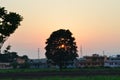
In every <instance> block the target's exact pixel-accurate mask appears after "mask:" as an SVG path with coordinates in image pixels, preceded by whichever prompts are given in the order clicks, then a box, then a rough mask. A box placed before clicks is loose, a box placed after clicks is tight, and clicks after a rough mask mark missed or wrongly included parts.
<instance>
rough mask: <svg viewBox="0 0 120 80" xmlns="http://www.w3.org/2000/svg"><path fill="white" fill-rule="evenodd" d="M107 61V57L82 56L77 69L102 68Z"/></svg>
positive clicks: (96, 55)
mask: <svg viewBox="0 0 120 80" xmlns="http://www.w3.org/2000/svg"><path fill="white" fill-rule="evenodd" d="M106 60H107V56H100V55H98V54H93V55H92V56H84V57H83V58H80V59H79V62H78V63H77V67H102V66H104V62H105V61H106Z"/></svg>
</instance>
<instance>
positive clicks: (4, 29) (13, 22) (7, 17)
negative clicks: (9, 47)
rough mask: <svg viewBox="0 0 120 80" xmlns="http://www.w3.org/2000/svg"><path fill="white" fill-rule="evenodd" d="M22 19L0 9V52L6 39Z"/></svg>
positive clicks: (2, 8) (15, 14) (13, 13)
mask: <svg viewBox="0 0 120 80" xmlns="http://www.w3.org/2000/svg"><path fill="white" fill-rule="evenodd" d="M22 19H23V18H22V16H21V15H19V14H17V13H15V12H8V11H7V10H5V8H4V7H0V50H1V47H2V46H3V44H4V42H5V41H6V40H7V39H8V37H9V36H10V35H11V34H12V33H14V31H15V30H16V29H17V28H18V26H19V25H20V21H22Z"/></svg>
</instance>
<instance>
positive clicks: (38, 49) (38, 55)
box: [38, 48, 40, 60]
mask: <svg viewBox="0 0 120 80" xmlns="http://www.w3.org/2000/svg"><path fill="white" fill-rule="evenodd" d="M39 59H40V49H39V48H38V60H39Z"/></svg>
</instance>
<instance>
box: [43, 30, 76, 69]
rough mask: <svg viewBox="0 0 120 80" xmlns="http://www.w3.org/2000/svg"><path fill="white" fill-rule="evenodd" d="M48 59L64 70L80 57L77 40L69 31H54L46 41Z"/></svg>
mask: <svg viewBox="0 0 120 80" xmlns="http://www.w3.org/2000/svg"><path fill="white" fill-rule="evenodd" d="M46 44H47V46H46V47H45V49H46V53H45V55H46V57H47V58H48V60H52V61H53V62H54V63H55V64H56V65H58V66H59V67H60V69H62V67H63V66H66V65H68V64H69V63H68V62H73V60H74V59H76V57H77V56H78V54H77V46H76V42H75V38H74V37H72V33H71V32H70V31H69V30H65V29H60V30H57V31H54V32H53V33H52V34H51V35H50V37H49V38H48V39H47V41H46Z"/></svg>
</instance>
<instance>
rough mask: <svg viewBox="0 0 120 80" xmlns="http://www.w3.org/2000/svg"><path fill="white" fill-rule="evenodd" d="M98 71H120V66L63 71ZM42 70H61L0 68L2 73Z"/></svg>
mask: <svg viewBox="0 0 120 80" xmlns="http://www.w3.org/2000/svg"><path fill="white" fill-rule="evenodd" d="M79 70H86V71H96V70H112V71H120V68H81V69H63V70H62V71H79ZM40 71H59V69H0V73H19V72H40Z"/></svg>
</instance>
